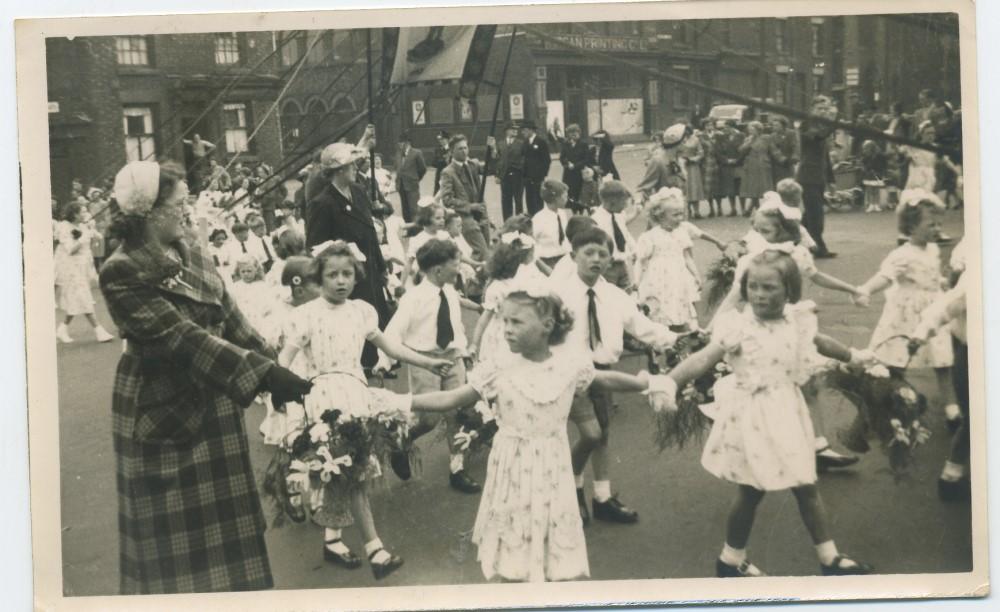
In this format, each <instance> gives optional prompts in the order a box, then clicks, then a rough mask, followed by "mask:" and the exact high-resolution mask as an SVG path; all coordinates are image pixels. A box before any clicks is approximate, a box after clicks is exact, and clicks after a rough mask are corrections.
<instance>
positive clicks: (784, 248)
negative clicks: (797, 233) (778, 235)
mask: <svg viewBox="0 0 1000 612" xmlns="http://www.w3.org/2000/svg"><path fill="white" fill-rule="evenodd" d="M764 250H765V251H777V252H779V253H784V254H785V255H791V254H792V251H794V250H795V243H793V242H769V243H768V244H767V246H765V247H764Z"/></svg>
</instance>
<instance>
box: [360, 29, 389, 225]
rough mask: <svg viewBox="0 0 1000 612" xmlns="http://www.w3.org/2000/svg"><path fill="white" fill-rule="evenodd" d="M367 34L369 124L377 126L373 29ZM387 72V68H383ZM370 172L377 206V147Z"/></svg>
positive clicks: (370, 165)
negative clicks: (373, 69) (373, 68)
mask: <svg viewBox="0 0 1000 612" xmlns="http://www.w3.org/2000/svg"><path fill="white" fill-rule="evenodd" d="M365 33H366V34H367V38H368V50H367V53H368V58H367V59H368V123H369V124H371V125H375V110H374V109H375V106H374V105H375V95H374V83H373V79H372V29H371V28H368V29H367V30H366V31H365ZM382 69H383V70H385V66H383V67H382ZM368 172H369V174H371V198H372V206H374V205H375V199H376V198H377V197H378V196H377V193H378V192H377V189H378V187H377V186H376V185H375V147H371V149H370V150H369V153H368Z"/></svg>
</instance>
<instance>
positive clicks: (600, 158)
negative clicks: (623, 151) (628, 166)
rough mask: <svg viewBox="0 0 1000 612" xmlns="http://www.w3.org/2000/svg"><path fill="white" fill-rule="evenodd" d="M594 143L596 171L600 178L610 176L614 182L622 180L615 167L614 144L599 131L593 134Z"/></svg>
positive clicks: (602, 131)
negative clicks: (595, 147)
mask: <svg viewBox="0 0 1000 612" xmlns="http://www.w3.org/2000/svg"><path fill="white" fill-rule="evenodd" d="M594 141H595V142H596V144H597V169H598V170H600V171H601V176H605V175H608V174H610V175H611V177H612V178H613V179H615V180H616V181H620V180H622V177H621V175H619V174H618V167H617V166H615V157H614V153H615V143H614V142H612V141H611V136H609V135H608V133H607V132H605V131H604V130H600V131H598V132H595V133H594Z"/></svg>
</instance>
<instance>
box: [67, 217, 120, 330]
mask: <svg viewBox="0 0 1000 612" xmlns="http://www.w3.org/2000/svg"><path fill="white" fill-rule="evenodd" d="M82 212H83V207H82V206H80V205H79V204H77V203H75V202H73V203H71V204H68V205H67V206H66V210H65V212H64V220H63V221H60V222H59V224H58V225H57V226H56V235H55V238H56V241H57V244H56V251H55V267H56V269H55V277H56V305H57V306H58V307H59V309H60V310H62V311H63V314H64V315H65V318H64V319H63V321H62V322H61V323H60V324H59V326H58V327H57V328H56V337H57V338H58V340H59V341H60V342H63V343H69V342H73V338H72V337H71V336H70V335H69V324H70V322H71V321H72V320H73V317H75V316H77V315H83V316H85V317H86V318H87V321H88V322H89V323H90V325H91V327H93V328H94V334H95V335H96V336H97V341H98V342H108V341H110V340H111V339H112V338H114V336H112V335H111V334H109V333H108V332H107V330H105V329H104V328H103V327H102V326H101V324H100V323H98V322H97V317H96V316H94V304H95V302H94V294H93V292H92V291H91V289H90V284H91V283H92V282H93V281H94V279H95V278H96V276H97V271H96V270H95V269H94V256H93V254H92V253H91V250H90V240H91V238H92V237H93V235H94V232H93V230H92V229H91V228H90V227H89V226H88V224H87V223H85V222H84V221H83V219H82Z"/></svg>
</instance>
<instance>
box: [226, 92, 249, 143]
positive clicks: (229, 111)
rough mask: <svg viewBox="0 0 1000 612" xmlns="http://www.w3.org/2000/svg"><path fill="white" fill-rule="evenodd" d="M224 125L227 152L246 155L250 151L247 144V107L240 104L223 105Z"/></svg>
mask: <svg viewBox="0 0 1000 612" xmlns="http://www.w3.org/2000/svg"><path fill="white" fill-rule="evenodd" d="M222 123H223V125H224V126H225V130H226V151H228V152H230V153H245V152H246V151H249V150H250V147H249V146H248V145H249V143H248V142H247V105H246V104H243V103H242V102H240V103H235V104H223V105H222Z"/></svg>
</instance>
